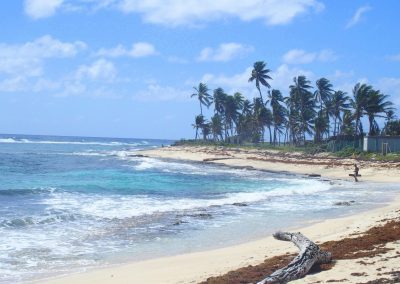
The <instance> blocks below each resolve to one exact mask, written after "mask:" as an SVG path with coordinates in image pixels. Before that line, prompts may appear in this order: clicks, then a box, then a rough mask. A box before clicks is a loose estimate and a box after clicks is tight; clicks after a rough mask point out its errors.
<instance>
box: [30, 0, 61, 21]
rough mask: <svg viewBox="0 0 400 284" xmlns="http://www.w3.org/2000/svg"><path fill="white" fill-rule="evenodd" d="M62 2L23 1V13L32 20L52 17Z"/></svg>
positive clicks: (58, 0)
mask: <svg viewBox="0 0 400 284" xmlns="http://www.w3.org/2000/svg"><path fill="white" fill-rule="evenodd" d="M62 3H63V0H25V5H24V9H25V13H26V14H27V15H28V16H30V17H32V18H34V19H40V18H46V17H50V16H52V15H54V13H55V12H56V10H57V9H58V8H60V6H61V5H62Z"/></svg>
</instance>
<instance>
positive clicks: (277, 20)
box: [119, 0, 324, 26]
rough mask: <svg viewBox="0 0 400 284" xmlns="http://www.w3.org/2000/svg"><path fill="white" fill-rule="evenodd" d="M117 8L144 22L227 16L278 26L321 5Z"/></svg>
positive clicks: (142, 4) (126, 0)
mask: <svg viewBox="0 0 400 284" xmlns="http://www.w3.org/2000/svg"><path fill="white" fill-rule="evenodd" d="M119 7H120V9H121V10H122V11H124V12H125V13H140V14H142V16H143V20H144V21H145V22H148V23H153V24H162V25H168V26H178V25H188V24H189V25H191V24H198V23H201V22H209V21H213V20H219V19H223V18H227V17H232V18H239V19H240V20H242V21H252V20H263V21H265V23H266V24H268V25H281V24H287V23H290V22H291V21H292V20H293V19H294V18H295V17H297V16H298V15H300V14H304V13H306V12H309V11H310V10H311V11H320V10H321V9H323V8H324V6H323V4H321V3H320V2H318V1H316V0H247V1H228V0H222V1H214V0H153V1H140V0H122V1H121V2H120V4H119Z"/></svg>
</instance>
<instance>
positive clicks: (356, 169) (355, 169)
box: [354, 164, 360, 182]
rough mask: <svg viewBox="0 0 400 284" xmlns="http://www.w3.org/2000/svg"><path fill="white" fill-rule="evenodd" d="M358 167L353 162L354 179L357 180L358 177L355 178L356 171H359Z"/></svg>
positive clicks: (356, 175)
mask: <svg viewBox="0 0 400 284" xmlns="http://www.w3.org/2000/svg"><path fill="white" fill-rule="evenodd" d="M359 170H360V169H359V168H358V167H357V164H354V180H355V181H356V182H357V181H358V179H357V177H358V172H359Z"/></svg>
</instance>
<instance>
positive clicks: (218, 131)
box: [210, 114, 223, 141]
mask: <svg viewBox="0 0 400 284" xmlns="http://www.w3.org/2000/svg"><path fill="white" fill-rule="evenodd" d="M210 128H211V133H212V135H213V139H214V141H217V140H218V137H220V138H221V140H222V139H223V138H222V119H221V116H220V115H218V114H215V115H214V116H212V117H211V122H210Z"/></svg>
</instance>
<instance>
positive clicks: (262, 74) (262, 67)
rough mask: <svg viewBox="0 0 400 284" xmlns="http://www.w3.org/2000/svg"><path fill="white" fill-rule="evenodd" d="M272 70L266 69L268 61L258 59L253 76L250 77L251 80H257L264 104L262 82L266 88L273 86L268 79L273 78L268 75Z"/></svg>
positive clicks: (252, 72)
mask: <svg viewBox="0 0 400 284" xmlns="http://www.w3.org/2000/svg"><path fill="white" fill-rule="evenodd" d="M269 72H271V70H269V69H266V63H265V62H264V61H257V62H255V63H254V65H253V70H252V71H251V76H250V78H249V82H253V81H255V82H256V87H257V89H258V91H259V92H260V98H261V102H262V103H263V104H264V100H263V96H262V94H261V89H260V83H261V85H263V86H265V87H266V88H268V89H269V88H271V86H270V85H269V83H268V82H267V80H272V78H271V77H270V76H269V75H268V73H269Z"/></svg>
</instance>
